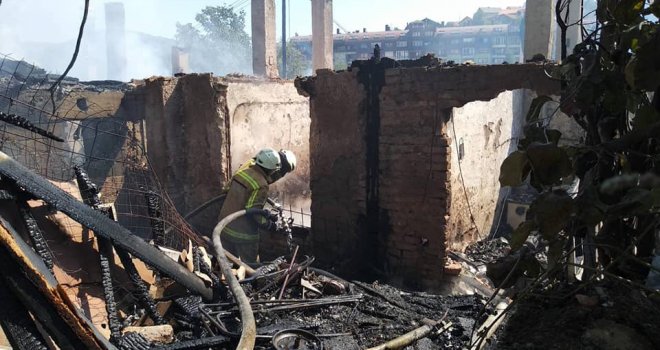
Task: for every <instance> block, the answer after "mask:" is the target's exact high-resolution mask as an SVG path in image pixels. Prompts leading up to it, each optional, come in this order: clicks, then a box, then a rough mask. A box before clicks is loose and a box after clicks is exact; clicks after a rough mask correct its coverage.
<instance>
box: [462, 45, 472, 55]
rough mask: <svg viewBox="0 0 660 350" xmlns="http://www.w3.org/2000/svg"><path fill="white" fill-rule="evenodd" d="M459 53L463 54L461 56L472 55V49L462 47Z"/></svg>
mask: <svg viewBox="0 0 660 350" xmlns="http://www.w3.org/2000/svg"><path fill="white" fill-rule="evenodd" d="M461 53H462V54H463V56H465V55H474V47H464V48H463V50H462V51H461Z"/></svg>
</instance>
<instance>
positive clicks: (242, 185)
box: [220, 162, 268, 261]
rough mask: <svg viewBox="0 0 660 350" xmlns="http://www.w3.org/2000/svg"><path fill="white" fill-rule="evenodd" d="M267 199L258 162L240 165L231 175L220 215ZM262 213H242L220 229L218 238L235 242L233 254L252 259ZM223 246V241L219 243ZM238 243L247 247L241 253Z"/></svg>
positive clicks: (223, 215)
mask: <svg viewBox="0 0 660 350" xmlns="http://www.w3.org/2000/svg"><path fill="white" fill-rule="evenodd" d="M248 163H250V162H248ZM267 199H268V180H267V175H266V173H265V172H264V171H263V169H261V167H259V166H258V165H256V164H254V163H252V164H249V165H248V166H241V167H240V168H239V170H238V171H237V172H236V174H234V176H233V177H232V180H231V183H230V186H229V191H228V192H227V198H226V199H225V202H224V204H223V205H222V209H221V210H220V218H221V219H222V218H225V217H226V216H228V215H229V214H231V213H234V212H237V211H239V210H242V209H250V208H260V209H261V208H263V207H264V204H265V203H266V200H267ZM265 221H266V219H265V218H263V217H249V216H243V217H240V218H238V219H236V220H234V221H233V222H231V223H229V225H227V226H226V227H225V228H224V229H223V230H222V234H221V236H220V237H221V238H222V239H223V241H227V242H228V243H230V246H237V245H238V246H239V247H238V248H234V250H238V251H232V249H231V248H230V247H228V248H230V249H229V250H230V251H232V253H234V254H237V255H239V256H240V255H246V256H243V257H242V258H243V259H244V260H245V261H255V260H256V252H257V250H258V247H259V232H258V230H259V224H260V223H265ZM223 246H224V243H223ZM240 246H245V247H246V248H248V249H247V250H248V251H243V254H241V250H242V249H241V248H240Z"/></svg>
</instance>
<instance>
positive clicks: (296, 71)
mask: <svg viewBox="0 0 660 350" xmlns="http://www.w3.org/2000/svg"><path fill="white" fill-rule="evenodd" d="M277 62H278V69H279V72H280V76H281V77H283V78H285V77H286V78H287V79H293V78H295V77H297V76H306V75H311V69H312V63H311V62H310V61H309V60H308V59H307V58H306V57H305V55H304V54H303V53H302V52H300V50H298V48H296V46H295V45H293V44H292V43H291V42H289V43H287V44H286V75H285V74H284V69H283V67H282V43H281V42H279V43H277Z"/></svg>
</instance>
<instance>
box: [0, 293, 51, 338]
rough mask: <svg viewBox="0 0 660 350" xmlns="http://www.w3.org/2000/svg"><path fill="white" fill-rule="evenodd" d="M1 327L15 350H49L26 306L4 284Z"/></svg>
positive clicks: (1, 298) (0, 317) (0, 314)
mask: <svg viewBox="0 0 660 350" xmlns="http://www.w3.org/2000/svg"><path fill="white" fill-rule="evenodd" d="M0 300H2V304H3V307H2V308H0V325H1V326H2V329H3V330H4V331H5V335H6V336H7V339H8V340H9V343H10V344H11V346H12V348H13V349H17V350H33V349H34V350H48V346H47V345H46V341H45V340H44V338H43V337H42V336H41V333H39V329H37V325H36V324H35V323H34V321H33V320H32V317H31V316H30V313H29V312H28V310H27V309H26V308H25V306H24V305H23V304H22V303H21V302H20V300H18V299H17V298H16V296H15V295H14V294H13V293H12V291H11V290H9V288H8V286H7V285H5V284H4V283H2V284H0Z"/></svg>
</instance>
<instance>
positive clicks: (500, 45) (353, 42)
mask: <svg viewBox="0 0 660 350" xmlns="http://www.w3.org/2000/svg"><path fill="white" fill-rule="evenodd" d="M496 10H498V11H496ZM523 13H524V9H523V8H507V9H503V10H502V9H492V8H480V9H479V10H478V11H477V12H476V13H475V16H474V17H473V18H470V17H466V18H464V19H463V20H461V21H459V22H448V23H444V22H442V23H438V22H435V21H433V20H430V19H428V18H425V19H423V20H418V21H414V22H410V23H408V25H407V26H406V28H405V29H403V30H401V29H398V28H394V29H392V28H390V26H387V25H386V26H385V30H384V31H380V32H367V31H366V30H365V29H363V30H362V31H361V32H360V31H355V32H351V33H339V31H338V32H337V34H335V35H334V54H335V61H338V62H344V63H346V64H349V65H350V62H352V61H354V60H364V59H368V58H370V57H371V56H372V55H373V50H374V47H375V46H376V44H378V45H379V46H380V50H381V57H389V58H392V59H396V60H405V59H417V58H419V57H421V56H424V55H426V54H429V53H432V54H435V55H436V56H437V57H439V58H442V59H444V60H446V61H449V60H451V61H455V62H457V63H463V62H466V61H471V62H474V63H476V64H501V63H504V62H507V63H514V62H521V61H522V41H523V33H522V30H521V29H522V23H523V18H522V15H523ZM290 41H291V43H292V44H293V45H294V46H295V47H296V48H298V49H299V50H300V51H301V52H302V53H303V54H304V55H305V57H306V58H307V59H310V60H311V57H312V37H311V36H294V37H292V38H291V39H290Z"/></svg>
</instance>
